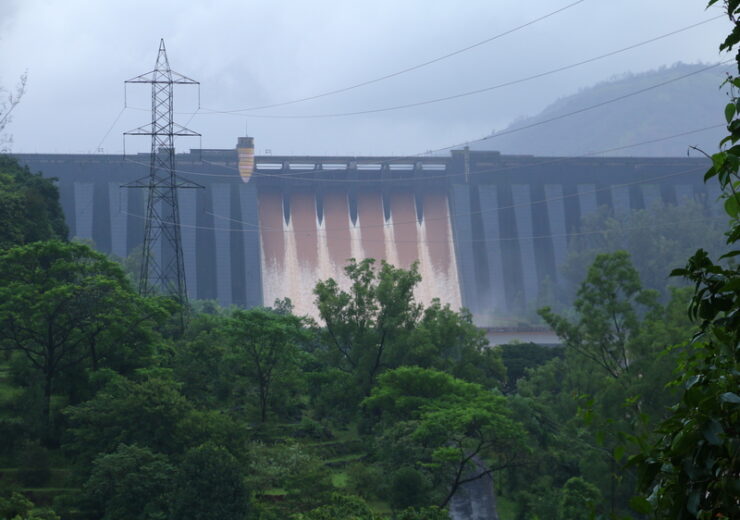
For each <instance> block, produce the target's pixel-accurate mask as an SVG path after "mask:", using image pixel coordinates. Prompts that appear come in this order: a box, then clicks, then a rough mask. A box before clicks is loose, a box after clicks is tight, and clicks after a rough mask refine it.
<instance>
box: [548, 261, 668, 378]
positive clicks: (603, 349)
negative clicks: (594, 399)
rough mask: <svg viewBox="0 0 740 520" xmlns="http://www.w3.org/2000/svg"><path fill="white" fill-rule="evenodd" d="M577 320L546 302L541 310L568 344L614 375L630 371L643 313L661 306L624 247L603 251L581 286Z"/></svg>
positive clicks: (618, 376) (587, 359)
mask: <svg viewBox="0 0 740 520" xmlns="http://www.w3.org/2000/svg"><path fill="white" fill-rule="evenodd" d="M574 308H575V311H576V313H577V314H578V316H579V321H578V322H577V323H571V322H570V321H569V320H568V319H566V318H564V317H561V316H558V315H556V314H554V313H553V312H552V311H551V310H550V309H549V308H547V307H545V308H544V309H542V310H541V311H540V315H541V316H542V318H543V319H544V320H545V321H546V322H547V324H548V325H550V327H552V328H553V330H554V331H555V332H556V333H557V335H558V336H559V337H560V338H562V339H563V341H564V342H565V345H566V348H568V349H571V350H572V351H574V352H577V353H578V354H579V355H580V356H582V357H583V358H584V360H585V361H587V362H589V363H592V364H593V365H594V366H595V367H598V368H599V369H601V370H603V371H604V372H605V373H606V374H608V375H609V376H610V377H612V378H614V379H619V378H620V377H621V376H623V375H625V374H628V373H629V372H630V370H631V365H632V360H633V359H634V358H635V357H636V355H637V354H638V353H637V352H636V349H637V348H638V346H637V345H636V344H635V341H634V340H635V338H636V337H637V336H638V335H639V329H640V319H639V316H640V314H641V313H645V312H648V311H654V310H656V309H657V304H656V295H655V293H654V292H652V291H647V290H643V289H642V287H641V284H640V278H639V275H638V274H637V271H636V270H635V268H634V267H632V264H631V263H630V260H629V255H628V254H627V253H626V252H624V251H617V252H616V253H614V254H602V255H598V256H597V257H596V259H595V260H594V263H593V265H592V266H591V267H590V268H589V270H588V274H587V275H586V279H585V280H584V282H583V283H582V284H581V287H580V289H579V290H578V297H577V298H576V301H575V304H574Z"/></svg>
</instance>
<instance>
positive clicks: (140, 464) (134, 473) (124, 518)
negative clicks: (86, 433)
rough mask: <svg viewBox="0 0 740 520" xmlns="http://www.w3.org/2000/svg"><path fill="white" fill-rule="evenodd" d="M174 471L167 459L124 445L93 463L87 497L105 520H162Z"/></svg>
mask: <svg viewBox="0 0 740 520" xmlns="http://www.w3.org/2000/svg"><path fill="white" fill-rule="evenodd" d="M174 471H175V468H174V467H173V466H172V464H171V463H170V461H169V460H168V459H167V457H166V456H164V455H162V454H158V453H154V452H152V451H151V450H150V449H148V448H142V447H139V446H137V445H135V444H134V445H126V444H121V445H119V446H118V447H117V448H116V450H115V451H114V452H112V453H108V454H101V455H100V456H98V457H97V458H96V459H95V460H94V461H93V464H92V474H91V475H90V478H89V479H88V480H87V482H86V483H85V486H84V494H85V496H86V498H87V500H88V501H89V502H90V503H91V504H93V507H95V509H96V510H97V511H98V513H99V514H100V515H101V518H102V519H103V520H128V519H130V518H137V519H141V520H162V519H164V518H167V511H168V507H169V503H168V501H169V494H170V492H171V487H172V477H173V474H174Z"/></svg>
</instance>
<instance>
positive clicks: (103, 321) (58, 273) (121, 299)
mask: <svg viewBox="0 0 740 520" xmlns="http://www.w3.org/2000/svg"><path fill="white" fill-rule="evenodd" d="M164 315H165V313H164V310H163V308H162V307H161V306H159V305H157V304H156V303H155V302H154V301H153V300H147V299H143V298H140V297H139V296H137V295H136V293H134V292H133V290H132V289H131V287H130V285H129V283H128V281H127V280H126V278H125V276H124V274H123V272H122V271H121V269H120V268H119V267H118V266H117V265H116V264H114V263H113V262H111V261H110V260H108V259H107V258H106V257H105V256H104V255H102V254H100V253H97V252H95V251H93V250H92V249H90V248H88V247H87V246H83V245H80V244H74V243H64V242H59V241H49V242H35V243H32V244H27V245H24V246H17V247H14V248H11V249H9V250H7V251H5V252H3V253H2V254H0V348H2V349H5V350H13V351H17V352H20V353H22V354H23V356H24V357H25V358H26V359H27V360H28V362H29V363H30V365H31V366H33V367H34V369H35V370H36V371H37V372H38V373H40V375H41V376H42V380H43V383H42V384H43V390H44V401H43V410H42V415H43V417H44V419H45V421H46V423H47V427H48V430H47V433H50V432H51V424H50V419H51V396H52V393H53V391H54V386H53V385H54V382H55V381H56V380H57V379H58V378H59V377H60V376H61V375H62V374H64V373H66V372H68V371H70V370H75V369H76V368H77V367H78V366H80V365H82V364H83V363H85V362H87V363H89V364H90V365H89V366H90V368H92V369H93V370H94V369H97V368H98V366H99V365H101V364H102V363H104V362H105V361H106V359H108V358H116V357H119V356H120V353H121V352H125V351H126V350H127V349H123V348H122V346H124V345H126V346H128V347H129V348H131V347H133V348H139V349H141V348H144V349H146V348H147V345H142V344H141V343H140V342H139V341H138V340H139V339H140V335H141V334H144V335H146V334H147V331H148V330H149V329H150V328H151V326H152V324H153V323H154V322H156V320H159V319H161V318H162V317H163V316H164ZM142 354H146V352H143V353H137V355H138V356H141V355H142Z"/></svg>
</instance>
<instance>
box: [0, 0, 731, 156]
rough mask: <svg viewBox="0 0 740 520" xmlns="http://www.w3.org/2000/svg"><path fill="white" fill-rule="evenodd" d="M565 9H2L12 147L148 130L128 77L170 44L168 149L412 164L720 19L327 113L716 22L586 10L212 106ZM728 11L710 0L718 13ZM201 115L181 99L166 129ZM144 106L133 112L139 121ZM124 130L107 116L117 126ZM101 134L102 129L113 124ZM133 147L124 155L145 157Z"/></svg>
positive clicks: (144, 101) (141, 5)
mask: <svg viewBox="0 0 740 520" xmlns="http://www.w3.org/2000/svg"><path fill="white" fill-rule="evenodd" d="M574 1H575V0H534V1H531V2H522V1H521V0H496V1H492V0H466V1H464V2H460V1H454V0H445V1H442V0H375V1H372V2H370V1H364V2H360V1H349V0H334V1H329V0H313V1H310V2H309V1H301V0H292V1H287V0H286V1H281V0H270V1H261V2H260V1H249V0H210V1H207V2H206V1H197V0H188V1H182V0H180V1H155V0H146V1H144V0H125V1H118V0H110V1H101V0H0V85H2V86H4V87H5V88H10V87H12V86H13V85H14V84H15V83H16V82H17V79H18V77H19V76H20V75H21V74H22V73H23V72H24V71H26V70H27V71H28V86H27V92H26V95H25V97H24V98H23V100H22V103H21V105H20V106H19V107H18V109H17V110H16V112H15V113H14V120H13V122H12V123H11V125H10V126H9V127H8V128H7V129H6V130H7V131H9V132H10V133H12V134H13V137H14V145H13V151H14V152H39V153H41V152H59V153H87V152H94V151H95V150H96V149H97V148H98V146H100V147H102V149H103V150H104V151H105V152H106V153H119V152H120V151H121V150H122V148H123V144H122V137H121V134H122V132H123V131H125V130H128V129H131V128H134V127H137V126H139V125H142V124H145V123H146V122H147V121H148V120H150V116H149V114H148V109H149V106H150V98H149V96H150V90H149V88H148V86H144V85H130V86H129V87H128V96H127V97H128V106H129V108H128V109H126V110H124V111H123V113H121V110H122V108H123V103H124V87H123V82H124V80H126V79H129V78H131V77H133V76H136V75H138V74H141V73H144V72H147V71H149V70H151V69H152V68H153V67H154V62H155V59H156V54H157V48H158V45H159V40H160V38H164V39H165V42H166V45H167V51H168V54H169V59H170V64H171V66H172V68H173V70H175V71H178V72H180V73H183V74H185V75H187V76H189V77H192V78H194V79H196V80H198V81H200V82H201V93H200V96H201V107H202V108H201V111H200V112H198V113H197V114H196V115H195V116H194V117H193V118H192V120H191V121H190V122H189V123H188V125H187V126H188V127H189V128H191V129H193V130H196V131H198V132H200V133H201V134H202V135H203V137H202V142H199V140H198V139H197V138H187V139H185V138H183V139H180V140H178V141H177V148H178V149H179V150H185V149H188V148H197V147H200V146H201V144H202V147H203V148H232V147H234V146H235V144H236V139H237V137H238V136H241V135H244V134H245V131H246V129H247V125H248V132H249V135H253V136H254V137H255V140H256V148H257V152H258V153H263V152H264V151H265V150H266V149H269V150H271V151H272V153H273V154H368V155H369V154H413V153H418V152H423V151H425V150H429V149H436V148H441V147H444V146H448V145H453V144H456V143H462V142H465V141H468V140H473V139H476V138H479V137H482V136H484V135H487V134H489V133H490V132H491V131H492V130H493V129H498V130H500V129H502V128H504V127H505V126H506V125H507V124H508V123H509V122H511V121H512V120H513V119H515V118H517V117H521V116H526V115H534V114H536V113H537V112H539V111H540V110H541V109H542V108H544V107H545V106H546V105H548V104H549V103H551V102H552V101H554V100H556V99H557V98H559V97H562V96H565V95H569V94H572V93H574V92H576V91H578V89H580V88H583V87H587V86H589V85H591V84H593V83H595V82H597V81H602V80H605V79H608V78H609V77H612V76H614V75H618V74H623V73H626V72H641V71H645V70H649V69H652V68H657V67H660V66H663V65H671V64H673V63H676V62H678V61H683V62H687V63H696V62H699V61H701V62H706V63H712V62H716V61H719V60H724V59H728V58H730V56H726V55H722V56H721V55H720V54H719V52H718V50H717V48H718V44H719V42H720V41H721V39H722V38H723V37H724V35H725V34H726V33H727V31H728V27H729V23H728V22H727V21H726V20H724V19H721V20H716V21H713V22H710V23H707V24H704V25H702V26H700V27H697V28H694V29H692V30H689V31H686V32H683V33H681V34H678V35H676V36H672V37H670V38H666V39H663V40H661V41H659V42H656V43H653V44H651V45H648V46H644V47H641V48H639V49H636V50H633V51H629V52H626V53H623V54H620V55H617V56H614V57H611V58H608V59H604V60H600V61H597V62H595V63H591V64H588V65H585V66H582V67H578V68H576V69H572V70H569V71H567V72H563V73H558V74H553V75H550V76H547V77H545V78H541V79H539V80H535V81H530V82H527V83H523V84H519V85H516V86H512V87H507V88H501V89H498V90H494V91H491V92H487V93H483V94H479V95H475V96H469V97H465V98H461V99H456V100H454V101H448V102H443V103H435V104H428V105H424V106H420V107H414V108H408V109H403V110H396V111H389V112H378V113H374V114H367V115H360V116H347V117H334V118H320V119H291V118H280V119H272V118H264V117H257V116H258V115H263V116H265V115H271V116H275V115H283V116H294V115H314V114H332V113H338V112H347V111H362V110H370V109H376V108H382V107H387V106H392V105H399V104H405V103H414V102H418V101H423V100H426V99H431V98H436V97H442V96H447V95H453V94H457V93H460V92H464V91H469V90H474V89H478V88H484V87H487V86H490V85H495V84H499V83H503V82H507V81H511V80H516V79H519V78H523V77H526V76H530V75H533V74H536V73H538V72H542V71H546V70H550V69H554V68H557V67H560V66H564V65H568V64H571V63H573V62H577V61H581V60H584V59H588V58H591V57H593V56H597V55H600V54H604V53H607V52H610V51H613V50H617V49H620V48H622V47H626V46H628V45H632V44H634V43H638V42H640V41H643V40H647V39H649V38H653V37H655V36H659V35H662V34H665V33H668V32H671V31H674V30H676V29H680V28H682V27H685V26H688V25H690V24H693V23H697V22H700V21H702V20H707V19H709V18H712V17H714V16H718V15H719V14H721V13H720V9H719V8H712V9H711V10H709V11H707V10H705V8H704V6H705V4H706V1H705V0H584V1H583V2H581V3H579V4H578V5H576V6H574V7H571V8H569V9H567V10H565V11H563V12H560V13H558V14H556V15H553V16H551V17H549V18H547V19H545V20H542V21H540V22H538V23H535V24H532V25H530V26H528V27H526V28H524V29H522V30H520V31H517V32H515V33H512V34H510V35H508V36H505V37H502V38H500V39H497V40H495V41H492V42H490V43H487V44H485V45H481V46H479V47H476V48H474V49H472V50H470V51H468V52H465V53H462V54H459V55H457V56H454V57H452V58H450V59H446V60H442V61H440V62H438V63H435V64H433V65H430V66H428V67H424V68H422V69H420V70H416V71H413V72H410V73H408V74H403V75H400V76H397V77H394V78H391V79H388V80H386V81H382V82H378V83H374V84H371V85H368V86H365V87H361V88H357V89H353V90H350V91H348V92H344V93H341V94H337V95H332V96H326V97H323V98H320V99H317V100H313V101H308V102H303V103H297V104H293V105H288V106H283V107H277V108H270V109H264V110H260V111H256V112H253V113H252V115H248V116H245V115H231V114H214V113H208V112H209V111H213V110H233V109H239V108H245V107H254V106H259V105H264V104H271V103H279V102H283V101H288V100H292V99H296V98H302V97H306V96H311V95H314V94H320V93H322V92H326V91H330V90H335V89H339V88H342V87H345V86H349V85H353V84H357V83H360V82H363V81H366V80H371V79H373V78H376V77H379V76H382V75H385V74H388V73H392V72H395V71H397V70H400V69H404V68H407V67H410V66H413V65H416V64H419V63H421V62H425V61H428V60H430V59H433V58H436V57H438V56H441V55H444V54H447V53H450V52H453V51H455V50H457V49H460V48H463V47H466V46H468V45H471V44H474V43H476V42H479V41H481V40H485V39H487V38H490V37H491V36H494V35H496V34H499V33H501V32H504V31H507V30H509V29H512V28H514V27H516V26H519V25H521V24H524V23H527V22H529V21H531V20H533V19H536V18H538V17H541V16H543V15H545V14H547V13H549V12H552V11H555V10H556V9H559V8H561V7H563V6H566V5H568V4H570V3H573V2H574ZM720 3H721V2H720ZM196 108H197V96H196V89H195V88H193V87H179V88H177V89H176V97H175V110H176V111H178V112H181V113H179V114H177V115H176V118H175V120H176V121H178V122H180V123H182V124H184V123H186V122H187V121H188V120H189V119H190V118H191V116H190V114H189V113H192V112H193V111H195V110H196ZM137 109H141V110H137ZM119 114H121V115H120V118H119V119H118V121H117V122H116V123H115V124H113V123H114V120H115V119H116V117H117V116H118V115H119ZM111 125H113V126H112V130H111V131H110V133H109V134H108V135H107V137H105V139H104V136H105V134H106V132H107V131H108V129H109V128H111ZM147 139H148V138H146V137H128V138H127V139H126V150H127V152H129V153H130V152H134V151H145V150H148V148H149V142H148V141H147Z"/></svg>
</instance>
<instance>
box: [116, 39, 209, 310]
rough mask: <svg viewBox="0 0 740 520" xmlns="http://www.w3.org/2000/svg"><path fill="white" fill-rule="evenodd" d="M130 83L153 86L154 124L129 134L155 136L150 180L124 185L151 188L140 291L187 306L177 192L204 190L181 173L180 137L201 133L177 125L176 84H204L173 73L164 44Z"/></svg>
mask: <svg viewBox="0 0 740 520" xmlns="http://www.w3.org/2000/svg"><path fill="white" fill-rule="evenodd" d="M126 83H150V84H151V85H152V122H151V123H150V124H147V125H144V126H141V127H139V128H136V129H134V130H131V131H129V132H125V135H149V136H151V138H152V150H151V158H150V162H149V175H148V176H146V177H142V178H141V179H138V180H136V181H134V182H132V183H130V184H127V185H125V186H124V187H126V188H146V189H147V192H146V194H147V199H146V220H145V224H144V251H143V258H142V262H141V272H140V277H139V292H140V293H141V294H143V295H148V294H152V293H161V294H167V295H170V296H172V297H173V298H175V299H176V300H177V301H178V302H180V303H181V304H186V303H187V298H188V296H187V290H186V286H185V267H184V263H183V256H182V240H181V237H180V214H179V210H178V204H177V190H178V188H202V187H203V186H200V185H198V184H195V183H193V182H190V181H188V180H186V179H183V178H181V177H180V176H178V175H177V174H176V169H175V143H174V140H175V136H198V135H200V134H198V133H196V132H193V131H192V130H188V129H187V128H185V127H183V126H180V125H178V124H177V123H175V122H173V121H172V113H173V94H174V92H173V91H174V85H199V83H198V82H197V81H195V80H193V79H190V78H188V77H186V76H183V75H182V74H179V73H177V72H175V71H173V70H172V69H170V64H169V61H168V60H167V51H166V49H165V47H164V40H161V41H160V44H159V53H158V54H157V63H156V65H155V66H154V70H152V71H151V72H147V73H146V74H142V75H140V76H136V77H135V78H132V79H129V80H127V81H126ZM160 248H161V249H160Z"/></svg>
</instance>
